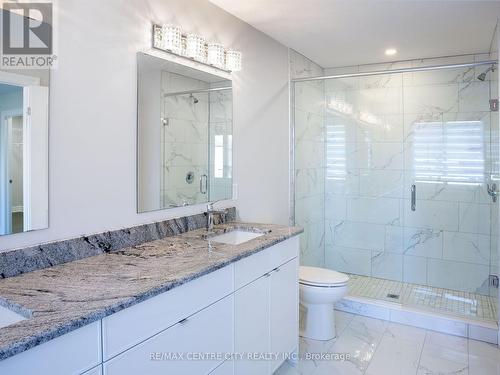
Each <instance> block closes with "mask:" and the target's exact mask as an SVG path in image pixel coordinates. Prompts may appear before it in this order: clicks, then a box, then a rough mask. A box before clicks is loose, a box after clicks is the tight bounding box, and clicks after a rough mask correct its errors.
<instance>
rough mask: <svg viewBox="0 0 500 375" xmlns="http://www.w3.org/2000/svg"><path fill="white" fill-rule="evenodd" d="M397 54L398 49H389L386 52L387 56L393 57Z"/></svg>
mask: <svg viewBox="0 0 500 375" xmlns="http://www.w3.org/2000/svg"><path fill="white" fill-rule="evenodd" d="M396 53H398V50H397V49H396V48H387V49H386V50H385V54H386V55H387V56H392V55H395V54H396Z"/></svg>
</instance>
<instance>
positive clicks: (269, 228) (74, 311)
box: [0, 222, 302, 360]
mask: <svg viewBox="0 0 500 375" xmlns="http://www.w3.org/2000/svg"><path fill="white" fill-rule="evenodd" d="M235 228H248V230H252V231H260V232H262V233H264V235H263V236H260V237H258V238H255V239H252V240H250V241H247V242H245V243H242V244H239V245H227V244H222V243H216V242H213V241H210V243H209V241H208V240H207V239H205V238H206V237H207V232H206V230H205V229H198V230H193V231H189V232H186V233H183V234H179V235H176V236H172V237H165V238H163V239H159V240H155V241H151V242H145V243H142V244H141V245H137V246H132V247H128V248H123V249H121V250H119V251H113V252H108V253H104V254H100V255H96V256H92V257H87V258H84V259H80V260H76V261H73V262H69V263H65V264H59V265H57V266H54V267H50V268H45V269H41V270H37V271H33V272H28V273H24V274H22V275H19V276H15V277H9V278H6V279H3V280H0V299H1V301H2V302H0V303H1V304H2V305H4V306H13V307H15V308H16V309H17V310H18V311H19V309H21V310H23V309H24V311H25V312H26V314H27V315H28V316H30V317H29V319H26V320H23V321H21V322H17V323H14V324H12V325H9V326H7V327H3V328H0V360H1V359H5V358H8V357H11V356H13V355H15V354H18V353H20V352H22V351H25V350H28V349H30V348H32V347H34V346H36V345H38V344H41V343H43V342H46V341H49V340H51V339H53V338H56V337H58V336H61V335H63V334H65V333H68V332H70V331H72V330H74V329H77V328H79V327H82V326H84V325H86V324H89V323H91V322H94V321H97V320H99V319H102V318H104V317H106V316H108V315H111V314H113V313H115V312H117V311H120V310H122V309H124V308H127V307H129V306H132V305H134V304H136V303H139V302H141V301H144V300H146V299H148V298H151V297H153V296H155V295H158V294H160V293H163V292H166V291H168V290H170V289H172V288H175V287H176V286H179V285H181V284H184V283H186V282H188V281H190V280H193V279H195V278H198V277H200V276H202V275H205V274H207V273H210V272H212V271H215V270H217V269H220V268H222V267H224V266H226V265H228V264H230V263H232V262H235V261H237V260H239V259H242V258H244V257H247V256H249V255H251V254H254V253H256V252H259V251H261V250H262V249H265V248H267V247H270V246H272V245H275V244H276V243H278V242H281V241H283V240H285V239H288V238H290V237H293V236H295V235H298V234H299V233H302V229H301V228H298V227H286V226H279V225H271V224H245V223H236V222H230V223H227V224H220V225H217V226H216V227H215V228H214V232H216V233H223V232H227V231H231V230H233V229H235Z"/></svg>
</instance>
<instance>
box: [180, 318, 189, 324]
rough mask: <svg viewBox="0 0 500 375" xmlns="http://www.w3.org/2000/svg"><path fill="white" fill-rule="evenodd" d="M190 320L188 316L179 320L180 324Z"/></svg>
mask: <svg viewBox="0 0 500 375" xmlns="http://www.w3.org/2000/svg"><path fill="white" fill-rule="evenodd" d="M187 322H188V318H184V319H182V320H179V324H186V323H187Z"/></svg>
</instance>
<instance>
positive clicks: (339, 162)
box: [293, 63, 499, 318]
mask: <svg viewBox="0 0 500 375" xmlns="http://www.w3.org/2000/svg"><path fill="white" fill-rule="evenodd" d="M414 64H417V63H414ZM417 65H418V64H417ZM486 68H487V66H484V65H483V66H475V67H463V68H450V69H436V70H428V71H413V72H406V73H391V74H380V75H369V76H355V77H347V78H335V79H326V80H321V81H304V82H296V83H295V84H294V91H293V95H294V112H293V113H294V124H295V127H294V149H295V153H294V154H295V158H294V173H295V184H294V194H295V195H294V197H295V198H294V201H295V223H296V224H297V225H301V226H303V227H304V228H305V233H304V236H303V238H302V246H301V251H302V254H301V255H302V260H301V262H302V264H308V265H320V266H322V265H324V266H326V267H328V268H331V269H335V270H338V271H342V272H346V273H350V274H353V275H361V276H369V277H372V278H377V279H383V280H385V281H383V282H384V283H392V284H391V285H392V286H391V288H392V290H394V291H395V293H394V294H396V295H397V297H396V299H394V296H387V295H370V296H369V297H372V298H377V299H385V300H387V301H392V302H399V303H408V304H417V305H419V304H421V303H424V302H425V303H428V302H429V301H430V300H433V298H434V300H433V301H434V302H436V303H441V302H442V303H444V304H447V303H450V304H454V305H456V306H454V308H456V309H459V310H460V309H461V310H464V311H467V309H469V311H472V312H473V313H474V314H476V312H474V311H473V310H474V309H476V310H479V309H480V308H481V306H480V305H479V304H478V302H477V301H478V299H480V298H481V297H480V296H481V295H484V296H488V295H490V294H491V295H494V294H496V293H497V289H494V290H492V289H491V287H490V275H492V274H497V273H498V271H497V255H496V253H497V251H496V248H497V237H498V230H497V225H498V203H494V202H493V200H492V197H491V196H490V195H489V194H488V186H489V187H490V189H492V188H493V185H494V184H496V185H497V189H499V188H498V185H499V181H498V175H499V173H498V172H499V171H498V169H499V163H498V147H499V145H498V143H499V140H498V113H497V112H491V111H490V108H489V99H490V98H491V97H492V95H491V93H492V92H493V93H495V92H497V91H498V89H497V88H496V87H497V86H496V85H497V83H496V79H497V78H496V77H497V75H496V74H491V73H489V74H488V75H487V76H486V79H485V80H484V81H482V80H480V79H478V78H477V77H478V75H479V74H480V73H481V72H482V71H484V70H485V69H486ZM492 87H494V89H492ZM412 203H413V204H412ZM321 222H323V223H324V225H323V226H321V225H320V223H321ZM492 260H493V261H492ZM353 277H354V278H355V277H356V276H353ZM371 282H372V281H371ZM401 282H404V283H411V284H414V285H416V286H419V285H420V286H422V288H419V287H412V288H411V290H410V289H404V288H405V286H404V284H402V283H401ZM372 289H374V291H375V289H377V288H372ZM444 289H447V290H451V291H456V293H455V292H453V293H451V292H449V291H446V292H443V290H444ZM380 290H382V289H380ZM405 293H409V294H411V295H406V296H405ZM468 293H474V296H471V295H469V294H468ZM438 296H440V297H443V296H444V297H445V299H443V300H442V301H441V302H439V301H437V297H438ZM446 298H448V299H447V300H446ZM434 302H432V303H434ZM423 307H425V306H423ZM454 311H455V310H454ZM476 315H477V316H478V317H479V314H476ZM481 318H482V317H481ZM485 318H487V317H485Z"/></svg>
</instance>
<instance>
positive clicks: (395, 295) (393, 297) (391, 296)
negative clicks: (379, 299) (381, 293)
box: [387, 293, 399, 299]
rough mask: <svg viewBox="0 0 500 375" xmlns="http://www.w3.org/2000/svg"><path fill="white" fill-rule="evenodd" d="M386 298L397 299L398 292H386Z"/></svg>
mask: <svg viewBox="0 0 500 375" xmlns="http://www.w3.org/2000/svg"><path fill="white" fill-rule="evenodd" d="M387 298H392V299H399V294H392V293H387Z"/></svg>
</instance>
